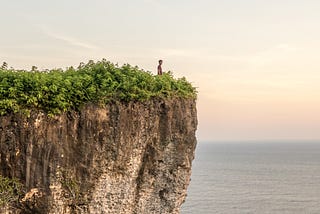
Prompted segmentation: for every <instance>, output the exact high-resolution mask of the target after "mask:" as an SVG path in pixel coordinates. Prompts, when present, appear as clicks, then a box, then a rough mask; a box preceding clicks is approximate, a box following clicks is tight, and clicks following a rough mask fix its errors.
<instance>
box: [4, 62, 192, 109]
mask: <svg viewBox="0 0 320 214" xmlns="http://www.w3.org/2000/svg"><path fill="white" fill-rule="evenodd" d="M174 96H177V97H184V98H188V97H192V98H196V90H195V88H194V87H193V86H192V85H191V84H190V83H189V82H188V81H187V80H186V79H185V78H181V79H174V78H173V75H172V74H171V73H170V72H168V73H164V74H163V75H162V76H154V75H152V74H151V73H150V72H146V71H143V70H141V69H139V68H138V67H133V66H130V65H128V64H126V65H123V66H121V67H119V66H118V65H115V64H113V63H111V62H109V61H106V60H102V61H98V62H93V61H92V60H91V61H89V62H88V63H87V64H83V63H81V64H80V65H79V67H78V68H77V69H75V68H73V67H70V68H68V69H66V70H62V69H54V70H51V71H42V72H40V71H37V69H33V70H32V71H25V70H14V69H7V68H5V67H2V68H1V69H0V115H4V114H7V113H18V112H23V113H28V112H29V111H30V109H34V108H36V109H41V110H45V111H46V112H47V113H49V114H51V115H53V114H59V113H61V112H65V111H68V110H76V109H79V108H80V107H81V106H82V105H83V104H85V103H88V102H93V103H99V104H106V103H108V102H110V101H112V100H119V101H125V102H128V101H145V100H148V99H150V98H152V97H174Z"/></svg>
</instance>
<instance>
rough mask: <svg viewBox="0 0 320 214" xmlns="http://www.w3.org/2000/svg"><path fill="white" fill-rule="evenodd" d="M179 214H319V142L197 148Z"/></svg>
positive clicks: (204, 144) (203, 145)
mask: <svg viewBox="0 0 320 214" xmlns="http://www.w3.org/2000/svg"><path fill="white" fill-rule="evenodd" d="M191 179H192V180H191V183H190V186H189V188H188V196H187V199H186V202H185V203H184V204H183V205H182V209H181V213H182V214H207V213H208V214H209V213H210V214H211V213H219V214H220V213H222V214H223V213H226V214H233V213H236V214H242V213H254V214H264V213H268V214H269V213H270V214H278V213H279V214H289V213H290V214H313V213H314V214H320V142H257V143H255V142H247V143H245V142H242V143H241V142H239V143H201V142H199V143H198V145H197V149H196V158H195V160H194V161H193V168H192V176H191Z"/></svg>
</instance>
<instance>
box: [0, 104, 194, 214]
mask: <svg viewBox="0 0 320 214" xmlns="http://www.w3.org/2000/svg"><path fill="white" fill-rule="evenodd" d="M196 127H197V115H196V103H195V100H193V99H182V98H176V99H163V100H161V99H154V100H151V101H147V102H143V103H142V102H129V103H111V104H108V105H107V106H106V107H103V108H102V107H98V106H95V105H87V106H85V107H83V108H82V110H81V111H80V112H71V113H70V112H69V113H65V114H62V115H59V116H55V117H53V118H50V117H48V116H47V115H46V114H44V113H43V112H41V111H33V112H32V113H31V116H30V117H29V118H26V117H25V116H21V115H16V114H11V115H7V116H2V117H0V131H1V132H0V174H1V175H3V176H7V177H16V178H18V179H19V180H20V181H21V182H22V183H23V184H24V185H25V187H26V191H27V192H28V193H29V196H30V197H31V199H29V201H28V198H27V197H25V198H23V200H24V201H21V204H20V207H18V208H12V209H7V211H6V212H8V213H9V212H11V213H57V214H61V213H124V214H130V213H137V214H138V213H139V214H144V213H146V214H151V213H179V211H180V206H181V204H182V203H183V201H184V199H185V197H186V191H187V187H188V184H189V181H190V175H191V163H192V160H193V158H194V151H195V147H196V138H195V131H196ZM33 196H34V197H33ZM36 196H41V197H38V198H37V197H36ZM37 200H39V201H38V202H37ZM30 201H31V202H30ZM28 203H33V204H34V206H29V205H28Z"/></svg>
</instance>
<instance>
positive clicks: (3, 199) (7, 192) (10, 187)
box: [0, 175, 24, 208]
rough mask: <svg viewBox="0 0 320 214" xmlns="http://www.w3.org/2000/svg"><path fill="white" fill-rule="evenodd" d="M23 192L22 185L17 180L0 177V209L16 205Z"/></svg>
mask: <svg viewBox="0 0 320 214" xmlns="http://www.w3.org/2000/svg"><path fill="white" fill-rule="evenodd" d="M23 190H24V188H23V185H22V184H21V183H20V182H19V181H18V180H17V179H15V178H7V177H3V176H2V175H0V208H1V207H5V206H11V205H12V204H13V203H17V202H18V201H19V199H20V198H21V197H22V195H23Z"/></svg>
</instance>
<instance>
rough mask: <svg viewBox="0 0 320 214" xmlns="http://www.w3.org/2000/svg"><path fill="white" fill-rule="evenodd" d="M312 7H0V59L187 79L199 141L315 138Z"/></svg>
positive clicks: (318, 42) (315, 16) (98, 2)
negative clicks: (193, 91)
mask: <svg viewBox="0 0 320 214" xmlns="http://www.w3.org/2000/svg"><path fill="white" fill-rule="evenodd" d="M319 11H320V1H316V0H304V1H302V0H269V1H265V0H241V1H239V0H224V1H221V0H219V1H218V0H199V1H196V0H184V1H182V0H170V1H169V0H134V1H122V0H118V1H115V0H91V1H84V0H77V1H76V0H68V1H62V0H56V1H43V0H42V1H40V0H29V1H14V0H11V1H9V0H3V1H1V13H0V20H1V21H0V27H1V39H0V63H2V62H4V61H5V62H7V63H8V64H9V67H10V66H12V67H14V68H17V69H20V68H22V69H30V68H31V66H32V65H36V66H37V67H38V68H40V69H44V68H56V67H58V68H65V67H67V66H71V65H74V66H76V65H78V64H79V63H80V62H86V61H88V60H90V59H93V60H101V59H102V58H106V59H107V60H110V61H112V62H114V63H119V64H123V63H129V64H131V65H138V66H139V67H140V68H143V69H144V70H149V71H152V72H153V73H154V74H156V67H157V61H158V59H163V70H164V71H168V70H171V71H173V73H174V75H175V76H176V77H182V76H186V77H187V79H188V80H189V81H191V82H192V83H193V84H194V85H195V86H196V87H197V88H198V91H199V96H198V119H199V126H198V131H197V136H198V140H199V141H229V140H231V141H243V140H318V139H320V131H319V130H320V112H319V111H320V62H319V58H320V51H319V50H320V39H319V38H320V27H319V23H320V13H319Z"/></svg>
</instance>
